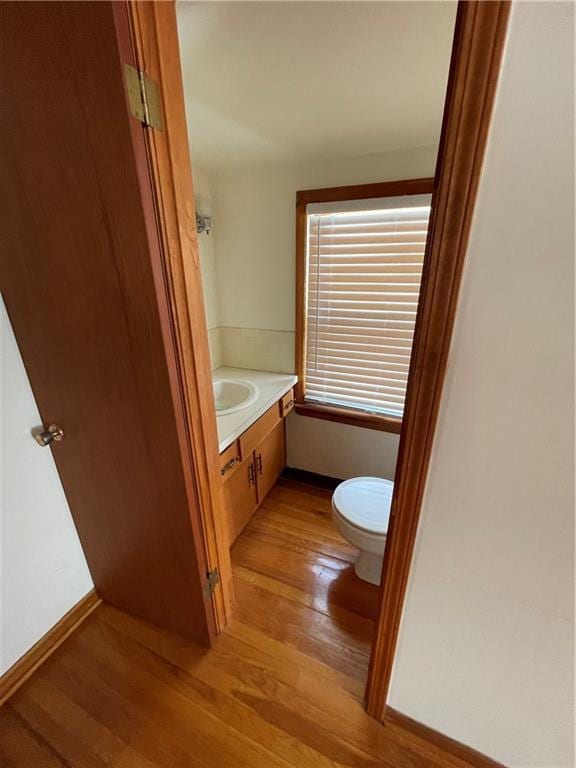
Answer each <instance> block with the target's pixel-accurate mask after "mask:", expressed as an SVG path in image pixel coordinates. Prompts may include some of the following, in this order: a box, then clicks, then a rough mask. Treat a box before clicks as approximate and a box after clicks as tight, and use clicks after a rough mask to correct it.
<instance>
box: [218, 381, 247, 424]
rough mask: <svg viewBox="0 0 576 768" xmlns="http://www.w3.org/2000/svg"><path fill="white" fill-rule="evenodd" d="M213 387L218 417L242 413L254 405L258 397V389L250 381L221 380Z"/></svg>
mask: <svg viewBox="0 0 576 768" xmlns="http://www.w3.org/2000/svg"><path fill="white" fill-rule="evenodd" d="M213 386H214V402H215V404H216V415H217V416H225V415H226V414H227V413H235V411H241V410H242V408H247V407H248V406H249V405H252V403H254V402H255V401H256V399H257V397H258V387H256V386H254V384H252V383H251V382H249V381H240V380H239V379H219V380H218V381H215V382H214V385H213Z"/></svg>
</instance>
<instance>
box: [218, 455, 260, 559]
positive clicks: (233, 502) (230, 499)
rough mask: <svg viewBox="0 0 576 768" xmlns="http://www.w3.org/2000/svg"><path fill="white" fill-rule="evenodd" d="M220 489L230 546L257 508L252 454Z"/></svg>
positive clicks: (254, 468)
mask: <svg viewBox="0 0 576 768" xmlns="http://www.w3.org/2000/svg"><path fill="white" fill-rule="evenodd" d="M222 487H223V492H224V513H225V515H226V527H227V529H228V541H229V543H230V544H232V543H233V542H234V540H235V539H236V538H237V537H238V536H239V534H240V533H241V532H242V530H243V528H244V526H245V525H246V523H247V522H248V521H249V520H250V518H251V517H252V515H253V514H254V511H255V509H256V507H257V506H258V495H257V492H256V467H255V462H254V454H252V453H251V454H250V455H249V456H248V457H247V458H246V459H244V461H243V462H242V463H241V464H240V466H239V467H238V469H237V470H236V471H235V472H234V473H233V474H232V475H231V476H230V477H229V478H228V479H227V480H226V481H225V482H224V485H223V486H222Z"/></svg>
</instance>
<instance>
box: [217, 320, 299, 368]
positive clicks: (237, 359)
mask: <svg viewBox="0 0 576 768" xmlns="http://www.w3.org/2000/svg"><path fill="white" fill-rule="evenodd" d="M208 333H209V340H210V356H211V359H212V369H215V368H220V367H221V366H223V365H227V366H230V367H232V368H249V369H252V370H257V371H274V372H276V373H294V371H295V362H294V337H295V334H294V332H293V331H270V330H266V329H262V328H228V327H225V326H221V327H219V328H212V329H210V331H209V332H208Z"/></svg>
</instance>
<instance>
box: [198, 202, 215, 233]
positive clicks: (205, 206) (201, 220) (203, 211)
mask: <svg viewBox="0 0 576 768" xmlns="http://www.w3.org/2000/svg"><path fill="white" fill-rule="evenodd" d="M211 229H212V206H211V205H210V200H209V199H208V198H207V197H204V196H203V195H199V196H198V197H197V198H196V232H197V233H198V234H199V235H200V234H202V232H206V234H207V235H209V234H210V230H211Z"/></svg>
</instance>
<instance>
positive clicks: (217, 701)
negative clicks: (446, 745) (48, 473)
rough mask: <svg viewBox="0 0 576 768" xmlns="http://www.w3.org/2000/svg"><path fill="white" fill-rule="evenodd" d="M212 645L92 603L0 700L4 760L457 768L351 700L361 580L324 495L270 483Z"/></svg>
mask: <svg viewBox="0 0 576 768" xmlns="http://www.w3.org/2000/svg"><path fill="white" fill-rule="evenodd" d="M232 556H233V558H232V559H233V574H234V580H235V587H236V606H235V615H234V617H233V619H232V620H231V621H230V623H229V625H228V627H227V628H226V630H225V631H224V632H223V633H222V634H221V635H219V636H218V638H217V639H216V642H215V643H214V646H213V648H212V649H210V650H207V649H205V648H202V647H200V646H197V645H195V644H194V643H191V642H190V641H187V640H184V639H182V638H180V637H177V636H175V635H171V634H170V633H167V632H165V631H163V630H160V629H158V628H157V627H154V626H151V625H149V624H146V623H145V622H142V621H140V620H139V619H136V618H134V617H131V616H128V615H126V614H124V613H122V612H120V611H118V610H116V609H114V608H112V607H111V606H104V605H103V606H101V607H100V608H98V609H97V610H96V612H95V613H94V614H93V615H92V616H91V617H90V618H89V619H88V620H87V621H86V622H85V623H84V625H82V626H81V627H80V628H79V629H78V630H77V631H76V632H75V633H74V634H73V635H72V636H71V637H70V638H68V640H66V642H65V643H64V644H63V645H62V646H61V647H60V648H59V649H58V650H57V651H56V652H55V653H54V655H53V656H52V657H51V658H50V659H48V661H47V662H46V663H45V664H44V665H43V666H42V667H41V668H40V669H38V670H37V671H36V673H35V674H34V675H33V676H32V677H31V678H30V679H29V680H28V681H27V682H26V683H25V684H24V685H23V686H22V687H21V688H20V689H19V691H18V692H17V693H16V694H15V695H14V696H13V697H12V698H11V699H10V701H9V702H7V704H5V705H4V707H3V708H1V709H0V765H1V766H2V768H470V766H469V765H468V764H467V763H465V762H463V761H462V760H460V759H459V758H455V757H453V756H449V755H447V754H445V753H443V752H442V750H441V749H440V748H438V747H436V746H433V745H431V744H429V743H428V742H426V741H425V740H423V739H421V738H417V737H415V736H414V735H413V734H411V733H409V732H408V731H404V730H403V729H402V728H401V727H399V726H393V727H391V726H389V725H386V726H383V725H382V724H380V723H378V722H377V721H375V720H373V719H372V718H370V717H368V715H367V714H366V712H365V711H364V708H363V703H362V702H363V696H364V686H365V679H366V672H367V667H368V662H369V654H370V643H371V637H372V629H373V622H372V620H371V619H370V618H369V616H370V610H371V602H370V601H371V599H372V597H371V595H372V594H373V593H371V592H370V590H365V589H364V585H363V583H360V584H359V583H358V579H357V578H356V577H355V576H354V574H353V572H352V562H353V550H352V549H351V548H350V547H349V545H348V544H347V543H346V542H344V541H343V540H342V539H341V537H339V534H338V532H337V531H336V530H335V528H334V527H333V524H332V520H331V514H330V493H329V492H327V491H324V490H323V489H315V488H309V487H307V486H303V485H302V484H300V483H296V482H294V481H281V482H280V483H278V485H277V486H276V487H275V488H274V489H273V490H272V492H271V493H270V495H269V497H268V498H267V499H266V501H265V503H264V504H263V505H262V507H261V508H260V510H259V511H258V513H257V515H256V516H255V517H254V519H253V521H252V522H251V523H250V524H249V526H248V527H247V529H246V530H245V532H244V533H243V534H242V535H241V536H240V538H239V539H238V542H237V546H236V547H235V548H234V551H233V553H232Z"/></svg>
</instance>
